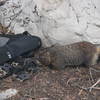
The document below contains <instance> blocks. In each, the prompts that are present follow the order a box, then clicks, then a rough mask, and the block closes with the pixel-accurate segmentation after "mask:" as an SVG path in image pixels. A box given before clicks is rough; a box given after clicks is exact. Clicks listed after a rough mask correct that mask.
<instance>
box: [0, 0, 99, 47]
mask: <svg viewBox="0 0 100 100" xmlns="http://www.w3.org/2000/svg"><path fill="white" fill-rule="evenodd" d="M0 5H1V6H0V23H2V24H3V25H4V26H7V27H8V28H9V29H10V30H11V31H13V32H14V33H16V34H18V33H21V32H23V31H25V30H27V31H29V32H30V33H31V34H34V35H37V36H39V37H41V38H42V41H43V44H44V45H45V46H50V45H51V44H55V43H60V44H70V43H73V42H78V41H82V40H86V41H90V42H92V43H98V44H99V43H100V34H99V33H100V0H1V3H0Z"/></svg>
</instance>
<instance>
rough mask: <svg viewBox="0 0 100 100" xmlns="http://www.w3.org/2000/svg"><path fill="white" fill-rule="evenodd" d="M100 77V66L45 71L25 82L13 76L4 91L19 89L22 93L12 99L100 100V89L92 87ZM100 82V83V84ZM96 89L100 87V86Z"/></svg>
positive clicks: (2, 83)
mask: <svg viewBox="0 0 100 100" xmlns="http://www.w3.org/2000/svg"><path fill="white" fill-rule="evenodd" d="M99 78H100V64H98V65H96V66H93V67H92V69H91V70H90V69H89V68H84V67H79V68H78V67H77V68H71V67H68V68H66V69H65V70H59V71H56V70H51V69H49V68H42V70H41V71H39V72H38V73H35V74H34V75H33V76H31V78H30V79H29V80H27V81H25V82H19V81H17V80H15V79H13V78H12V77H8V78H7V79H4V80H3V81H0V91H2V90H6V89H8V88H15V89H17V90H18V91H19V92H18V94H17V95H16V96H14V97H12V98H10V99H9V100H100V88H97V89H94V88H93V89H92V90H91V91H90V88H89V87H91V86H92V85H93V84H94V83H96V82H97V80H98V79H99ZM99 83H100V82H99ZM99 83H98V84H97V85H96V86H95V87H100V84H99Z"/></svg>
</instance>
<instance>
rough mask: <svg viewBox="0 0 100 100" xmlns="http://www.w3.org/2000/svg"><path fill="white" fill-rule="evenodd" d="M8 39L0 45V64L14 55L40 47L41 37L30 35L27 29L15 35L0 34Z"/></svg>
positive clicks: (13, 57)
mask: <svg viewBox="0 0 100 100" xmlns="http://www.w3.org/2000/svg"><path fill="white" fill-rule="evenodd" d="M0 36H1V37H5V39H8V41H7V42H5V43H4V44H2V45H1V47H0V64H3V63H5V62H7V61H9V60H13V59H15V58H16V57H19V56H21V55H24V54H27V53H29V52H32V51H36V50H38V49H39V48H40V47H41V39H40V38H39V37H37V36H32V35H30V34H29V33H28V32H27V31H25V32H24V33H23V34H17V35H0Z"/></svg>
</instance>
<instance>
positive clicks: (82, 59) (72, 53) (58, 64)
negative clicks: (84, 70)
mask: <svg viewBox="0 0 100 100" xmlns="http://www.w3.org/2000/svg"><path fill="white" fill-rule="evenodd" d="M99 54H100V48H97V46H96V45H95V44H92V43H90V42H85V41H83V42H77V43H73V44H70V45H64V46H61V45H54V46H52V47H51V48H50V47H49V48H46V49H43V50H42V51H41V50H40V52H39V53H38V54H37V55H36V56H37V58H38V60H39V61H40V63H42V64H43V65H46V66H49V65H50V66H51V65H52V66H53V67H54V68H56V69H63V68H65V66H80V65H85V66H91V65H95V64H96V63H97V60H98V57H99Z"/></svg>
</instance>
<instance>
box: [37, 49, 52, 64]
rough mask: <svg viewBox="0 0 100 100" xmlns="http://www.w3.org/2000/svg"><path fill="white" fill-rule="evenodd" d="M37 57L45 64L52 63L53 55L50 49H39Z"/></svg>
mask: <svg viewBox="0 0 100 100" xmlns="http://www.w3.org/2000/svg"><path fill="white" fill-rule="evenodd" d="M35 57H36V59H37V60H38V61H39V62H40V63H41V64H43V65H45V66H47V65H49V64H50V63H51V57H50V52H48V51H45V50H43V51H39V52H38V53H37V54H36V55H35Z"/></svg>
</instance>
